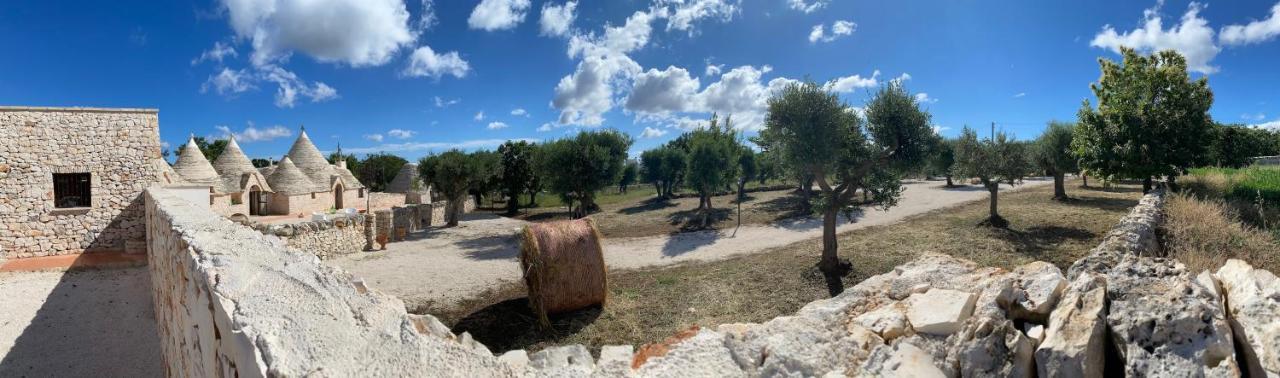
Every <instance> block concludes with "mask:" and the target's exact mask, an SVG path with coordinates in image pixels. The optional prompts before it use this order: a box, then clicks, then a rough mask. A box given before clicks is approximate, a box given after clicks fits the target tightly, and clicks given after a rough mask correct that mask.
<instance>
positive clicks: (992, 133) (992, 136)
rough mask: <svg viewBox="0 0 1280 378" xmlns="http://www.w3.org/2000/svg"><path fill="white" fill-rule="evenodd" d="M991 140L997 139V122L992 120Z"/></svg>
mask: <svg viewBox="0 0 1280 378" xmlns="http://www.w3.org/2000/svg"><path fill="white" fill-rule="evenodd" d="M991 140H992V141H995V140H996V123H995V122H991Z"/></svg>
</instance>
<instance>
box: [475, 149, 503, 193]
mask: <svg viewBox="0 0 1280 378" xmlns="http://www.w3.org/2000/svg"><path fill="white" fill-rule="evenodd" d="M470 157H471V164H472V165H474V167H473V168H474V169H475V175H474V176H472V177H471V185H470V188H469V189H468V191H469V192H470V193H471V196H472V197H473V198H474V199H475V201H476V206H477V207H478V206H483V205H482V203H483V202H484V198H485V196H488V195H489V194H492V193H493V192H496V191H498V190H499V189H501V188H502V154H499V153H498V152H496V151H489V150H479V151H475V152H472V153H471V154H470Z"/></svg>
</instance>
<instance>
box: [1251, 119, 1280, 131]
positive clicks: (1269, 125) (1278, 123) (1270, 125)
mask: <svg viewBox="0 0 1280 378" xmlns="http://www.w3.org/2000/svg"><path fill="white" fill-rule="evenodd" d="M1253 127H1257V128H1262V129H1268V130H1275V131H1280V120H1275V121H1271V122H1265V123H1259V124H1255V125H1253Z"/></svg>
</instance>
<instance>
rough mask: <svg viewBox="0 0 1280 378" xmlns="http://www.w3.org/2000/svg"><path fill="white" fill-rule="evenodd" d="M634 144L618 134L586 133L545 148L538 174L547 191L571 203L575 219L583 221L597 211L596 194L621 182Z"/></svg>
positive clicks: (611, 131) (548, 144) (561, 140)
mask: <svg viewBox="0 0 1280 378" xmlns="http://www.w3.org/2000/svg"><path fill="white" fill-rule="evenodd" d="M631 143H632V140H631V136H629V135H627V134H624V133H622V132H620V131H617V130H612V129H609V130H599V131H583V132H580V133H578V135H577V136H575V137H572V138H565V139H560V140H557V141H553V142H548V143H546V144H543V145H542V158H541V159H539V160H541V161H540V162H539V165H540V166H539V167H538V171H539V172H541V176H542V178H543V181H544V182H545V184H546V186H547V189H548V190H550V191H552V192H554V193H556V194H559V195H560V197H561V198H562V199H564V200H565V202H566V203H570V208H571V212H572V215H573V217H574V218H581V217H584V216H586V215H587V214H588V213H590V212H593V211H596V210H597V209H598V206H596V202H595V196H596V192H598V191H600V190H601V189H604V188H607V187H609V186H612V185H614V184H615V183H617V182H618V179H619V178H620V177H621V175H622V170H623V166H624V165H626V160H627V151H628V150H629V149H631ZM574 201H577V202H578V207H577V208H573V205H572V203H573V202H574Z"/></svg>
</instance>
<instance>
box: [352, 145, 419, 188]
mask: <svg viewBox="0 0 1280 378" xmlns="http://www.w3.org/2000/svg"><path fill="white" fill-rule="evenodd" d="M408 163H409V161H408V160H405V159H404V158H402V157H399V156H396V155H392V154H389V153H385V152H379V153H375V154H369V155H365V157H364V159H363V160H360V163H359V164H356V165H355V166H354V167H355V168H354V169H355V170H354V171H353V173H354V174H355V175H356V178H358V179H360V182H361V183H363V184H365V185H367V186H369V190H370V191H374V192H381V191H384V190H387V185H390V184H391V180H394V179H395V178H396V174H399V173H400V168H404V165H405V164H408ZM350 167H352V166H350V165H348V168H350Z"/></svg>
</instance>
